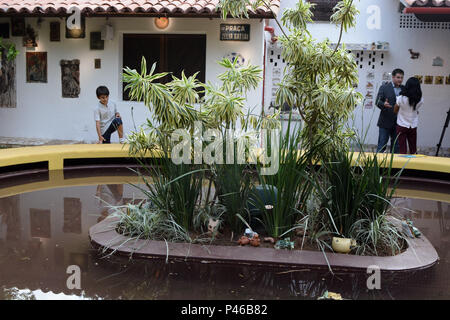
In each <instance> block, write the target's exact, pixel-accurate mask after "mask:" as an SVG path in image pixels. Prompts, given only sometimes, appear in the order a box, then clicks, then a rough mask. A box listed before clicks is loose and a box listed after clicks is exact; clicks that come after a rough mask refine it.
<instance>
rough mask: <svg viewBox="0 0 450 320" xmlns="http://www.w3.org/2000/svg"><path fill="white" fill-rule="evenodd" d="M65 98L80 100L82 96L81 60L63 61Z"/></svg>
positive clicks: (62, 79)
mask: <svg viewBox="0 0 450 320" xmlns="http://www.w3.org/2000/svg"><path fill="white" fill-rule="evenodd" d="M60 65H61V81H62V96H63V98H78V97H79V95H80V60H78V59H75V60H61V63H60Z"/></svg>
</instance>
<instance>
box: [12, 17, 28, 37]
mask: <svg viewBox="0 0 450 320" xmlns="http://www.w3.org/2000/svg"><path fill="white" fill-rule="evenodd" d="M11 35H12V36H13V37H23V36H25V18H11Z"/></svg>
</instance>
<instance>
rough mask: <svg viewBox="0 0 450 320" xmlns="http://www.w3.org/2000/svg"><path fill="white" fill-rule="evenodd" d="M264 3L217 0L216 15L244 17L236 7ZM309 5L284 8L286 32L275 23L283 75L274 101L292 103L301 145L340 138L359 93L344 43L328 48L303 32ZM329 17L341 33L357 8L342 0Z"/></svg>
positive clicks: (332, 144) (333, 142) (334, 141)
mask: <svg viewBox="0 0 450 320" xmlns="http://www.w3.org/2000/svg"><path fill="white" fill-rule="evenodd" d="M249 6H253V8H255V7H258V6H265V7H266V8H267V9H269V10H270V9H271V8H270V2H269V1H264V0H257V1H249V0H240V1H236V0H221V1H220V8H221V10H222V16H223V17H226V16H228V15H231V16H233V17H242V16H245V14H244V12H242V11H240V10H247V9H246V8H248V7H249ZM311 7H312V5H311V4H310V3H308V2H306V1H298V3H297V5H296V6H295V7H294V8H291V9H287V10H286V11H285V13H284V14H283V17H282V18H281V23H282V24H284V26H285V27H287V28H289V31H290V33H289V34H287V33H286V32H285V31H284V29H283V28H282V26H281V23H280V22H279V21H278V19H276V21H277V22H278V24H279V26H280V28H281V30H282V32H283V35H282V36H280V37H279V40H280V42H281V44H282V48H283V51H282V56H283V59H284V60H285V61H286V63H287V66H286V69H285V72H284V78H283V79H282V82H281V83H280V85H279V89H278V90H277V97H276V104H277V105H283V104H284V103H288V105H290V106H295V107H296V108H297V109H298V111H299V113H300V115H301V117H302V119H303V121H304V130H303V134H304V138H305V139H304V144H305V148H308V145H311V144H312V143H314V142H315V141H316V137H317V136H318V135H321V136H322V137H327V138H330V137H331V139H329V146H328V149H329V150H332V149H333V148H334V147H335V145H337V144H339V143H341V142H342V140H343V138H345V137H346V136H347V135H348V132H346V131H345V130H344V127H343V126H344V124H345V122H346V121H347V119H348V117H349V115H350V114H351V113H352V111H353V110H354V108H355V106H356V105H357V104H358V103H359V102H360V100H361V98H362V96H361V95H360V94H359V93H357V92H356V91H355V90H354V89H353V84H355V83H357V82H358V70H357V66H356V63H355V62H354V59H353V56H352V55H351V54H349V53H348V52H347V51H346V50H345V48H339V44H338V45H337V46H336V47H335V48H331V46H330V43H329V41H328V40H326V41H322V42H317V41H315V40H314V39H313V38H312V36H311V35H310V34H309V32H308V30H307V23H310V22H312V12H311ZM334 11H335V13H334V14H333V17H332V21H333V22H334V23H336V24H338V25H340V26H341V34H342V32H344V31H347V30H348V28H350V27H352V26H354V21H355V19H354V18H355V15H356V14H357V13H358V10H357V9H356V8H355V6H354V5H353V0H343V1H340V2H339V3H338V5H337V6H336V7H335V9H334Z"/></svg>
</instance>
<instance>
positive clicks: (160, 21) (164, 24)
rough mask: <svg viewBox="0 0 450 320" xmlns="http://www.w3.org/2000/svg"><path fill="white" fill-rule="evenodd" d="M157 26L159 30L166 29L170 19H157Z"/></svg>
mask: <svg viewBox="0 0 450 320" xmlns="http://www.w3.org/2000/svg"><path fill="white" fill-rule="evenodd" d="M155 25H156V27H157V28H158V29H165V28H167V26H168V25H169V18H166V17H160V18H155Z"/></svg>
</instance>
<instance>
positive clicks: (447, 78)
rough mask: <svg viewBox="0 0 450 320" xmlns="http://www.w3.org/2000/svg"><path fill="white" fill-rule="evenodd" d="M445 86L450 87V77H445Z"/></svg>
mask: <svg viewBox="0 0 450 320" xmlns="http://www.w3.org/2000/svg"><path fill="white" fill-rule="evenodd" d="M445 84H447V85H450V76H448V77H445Z"/></svg>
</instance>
